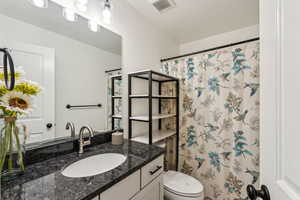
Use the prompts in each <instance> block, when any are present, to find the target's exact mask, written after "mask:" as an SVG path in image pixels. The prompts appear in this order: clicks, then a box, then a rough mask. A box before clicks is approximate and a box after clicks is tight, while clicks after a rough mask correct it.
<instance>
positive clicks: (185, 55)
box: [160, 37, 259, 62]
mask: <svg viewBox="0 0 300 200" xmlns="http://www.w3.org/2000/svg"><path fill="white" fill-rule="evenodd" d="M256 40H259V37H257V38H252V39H249V40H244V41H240V42H236V43H231V44H227V45H223V46H219V47H214V48H210V49H205V50H201V51H196V52H193V53H188V54H183V55H180V56H175V57H171V58H164V59H161V60H160V62H165V61H168V60H174V59H178V58H182V57H187V56H192V55H196V54H200V53H205V52H208V51H214V50H218V49H223V48H226V47H231V46H236V45H239V44H244V43H247V42H253V41H256Z"/></svg>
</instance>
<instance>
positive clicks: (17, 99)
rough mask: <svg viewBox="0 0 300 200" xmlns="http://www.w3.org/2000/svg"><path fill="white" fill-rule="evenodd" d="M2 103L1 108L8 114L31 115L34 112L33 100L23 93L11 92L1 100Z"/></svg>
mask: <svg viewBox="0 0 300 200" xmlns="http://www.w3.org/2000/svg"><path fill="white" fill-rule="evenodd" d="M0 101H1V102H0V106H2V107H4V109H5V111H7V112H13V113H17V114H29V113H30V112H31V111H32V99H31V98H30V96H29V95H26V94H23V93H22V92H15V91H9V92H7V93H6V94H4V95H3V96H2V97H1V98H0Z"/></svg>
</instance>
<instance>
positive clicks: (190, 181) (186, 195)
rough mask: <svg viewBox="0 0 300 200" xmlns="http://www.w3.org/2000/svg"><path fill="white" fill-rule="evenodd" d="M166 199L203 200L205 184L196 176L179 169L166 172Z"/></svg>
mask: <svg viewBox="0 0 300 200" xmlns="http://www.w3.org/2000/svg"><path fill="white" fill-rule="evenodd" d="M163 179H164V197H165V200H203V199H204V191H203V185H202V184H201V183H200V181H198V180H197V179H195V178H194V177H191V176H188V175H186V174H183V173H181V172H177V171H167V172H166V173H165V174H164V177H163Z"/></svg>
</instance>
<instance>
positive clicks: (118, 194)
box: [100, 170, 141, 200]
mask: <svg viewBox="0 0 300 200" xmlns="http://www.w3.org/2000/svg"><path fill="white" fill-rule="evenodd" d="M140 173H141V172H140V170H138V171H136V172H135V173H133V174H132V175H130V176H128V177H127V178H125V179H124V180H122V181H121V182H119V183H117V184H115V185H113V186H112V187H111V188H109V189H107V190H106V191H104V192H103V193H101V194H100V200H115V199H116V200H117V199H122V200H129V199H130V198H131V197H133V196H134V195H135V194H136V193H138V192H139V191H140Z"/></svg>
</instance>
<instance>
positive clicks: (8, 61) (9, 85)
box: [0, 48, 15, 90]
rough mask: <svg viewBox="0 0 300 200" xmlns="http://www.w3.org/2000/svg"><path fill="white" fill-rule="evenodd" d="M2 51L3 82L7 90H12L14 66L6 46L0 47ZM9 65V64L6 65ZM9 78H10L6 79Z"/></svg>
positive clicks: (13, 85)
mask: <svg viewBox="0 0 300 200" xmlns="http://www.w3.org/2000/svg"><path fill="white" fill-rule="evenodd" d="M0 51H2V52H3V53H4V56H3V72H4V82H5V85H6V88H7V89H8V90H13V89H14V87H15V66H14V62H13V60H12V57H11V55H10V53H9V51H8V49H7V48H4V49H0ZM8 65H9V66H8ZM8 67H9V71H10V76H9V74H8ZM9 78H10V80H8V79H9Z"/></svg>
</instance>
